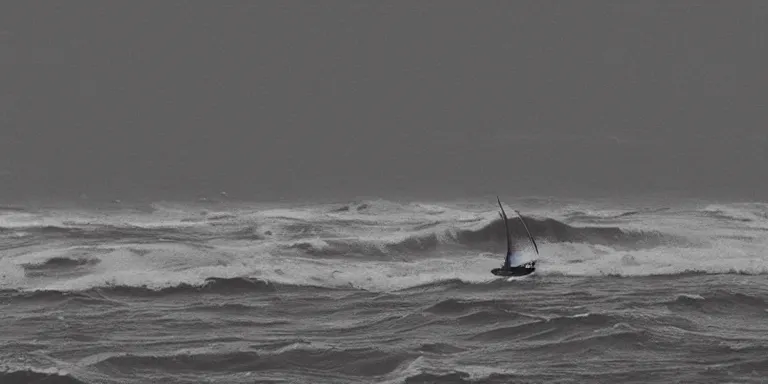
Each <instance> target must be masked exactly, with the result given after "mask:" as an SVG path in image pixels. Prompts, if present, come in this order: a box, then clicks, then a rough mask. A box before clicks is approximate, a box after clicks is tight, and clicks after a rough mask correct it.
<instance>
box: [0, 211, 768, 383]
mask: <svg viewBox="0 0 768 384" xmlns="http://www.w3.org/2000/svg"><path fill="white" fill-rule="evenodd" d="M502 202H503V203H504V205H505V209H506V210H507V213H508V214H509V216H510V218H509V226H510V232H511V233H512V235H513V236H514V237H515V240H516V244H518V246H519V247H521V249H522V251H523V255H524V257H525V258H528V259H531V260H533V259H537V260H538V263H537V270H536V272H535V273H534V274H532V275H528V276H524V277H518V278H499V277H496V276H494V275H492V274H491V273H490V270H491V269H492V268H496V267H499V266H500V264H501V263H502V261H503V256H504V253H505V249H506V248H505V247H506V245H505V235H504V223H503V222H502V219H501V218H499V215H498V206H497V205H496V200H495V196H494V197H492V198H489V199H476V200H472V201H470V200H467V201H452V202H424V201H418V202H417V201H402V202H396V201H388V200H376V199H370V200H360V201H351V202H342V203H322V204H319V203H306V202H304V203H292V204H289V203H280V204H255V203H242V202H239V203H234V202H215V201H207V202H195V203H178V202H175V203H174V202H157V203H152V204H125V203H115V204H101V205H96V204H94V205H92V206H89V205H86V204H80V205H68V206H63V205H62V206H56V205H50V204H48V205H45V204H38V205H32V204H30V205H13V206H11V205H6V206H1V207H0V308H2V311H1V312H0V339H1V341H2V342H0V383H4V384H13V383H73V384H75V383H89V384H91V383H93V384H96V383H99V384H101V383H120V384H129V383H164V384H172V383H518V382H525V383H670V382H685V383H760V382H763V383H764V382H766V381H767V380H768V280H767V279H766V277H768V254H767V252H766V250H767V249H768V204H763V203H746V202H738V203H726V202H683V203H668V204H661V203H653V202H646V203H643V204H639V203H636V204H629V203H617V202H609V201H575V200H574V201H570V200H557V199H551V198H518V199H512V198H509V199H505V198H504V197H502ZM515 209H518V210H520V212H521V214H522V216H523V217H524V219H525V221H526V223H527V224H528V227H529V228H530V231H531V232H532V234H533V236H534V237H535V238H536V240H537V243H538V248H539V254H538V255H537V254H536V252H535V251H534V249H533V247H532V246H531V245H530V242H529V241H528V239H527V237H526V235H525V231H524V228H523V227H522V224H521V222H520V220H519V219H518V218H517V216H516V215H515V213H514V210H515Z"/></svg>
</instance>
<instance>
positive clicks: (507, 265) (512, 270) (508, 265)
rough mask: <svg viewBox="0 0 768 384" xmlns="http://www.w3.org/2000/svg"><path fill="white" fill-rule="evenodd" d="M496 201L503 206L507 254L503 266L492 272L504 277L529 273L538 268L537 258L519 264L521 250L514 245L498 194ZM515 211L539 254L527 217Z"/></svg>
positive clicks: (502, 215) (502, 216) (504, 213)
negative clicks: (526, 220) (524, 217)
mask: <svg viewBox="0 0 768 384" xmlns="http://www.w3.org/2000/svg"><path fill="white" fill-rule="evenodd" d="M496 201H498V202H499V208H501V212H499V216H501V219H502V220H503V221H504V229H505V230H506V235H507V256H506V257H505V258H504V264H503V265H502V266H501V268H494V269H492V270H491V273H492V274H494V275H496V276H504V277H510V276H525V275H529V274H531V273H533V272H534V271H535V270H536V260H533V261H529V262H527V263H524V264H518V259H519V256H520V251H518V250H516V249H513V247H512V238H511V237H510V236H509V223H507V220H508V219H507V213H506V212H504V207H503V206H502V205H501V200H500V199H499V197H498V196H496ZM515 213H517V217H518V218H519V219H520V222H521V223H523V228H525V232H526V233H527V234H528V239H530V240H531V243H533V249H534V250H535V251H536V255H538V254H539V247H538V246H537V245H536V240H534V239H533V236H531V231H529V230H528V225H527V224H526V223H525V219H523V216H522V215H521V214H520V211H518V210H515ZM513 264H514V265H513Z"/></svg>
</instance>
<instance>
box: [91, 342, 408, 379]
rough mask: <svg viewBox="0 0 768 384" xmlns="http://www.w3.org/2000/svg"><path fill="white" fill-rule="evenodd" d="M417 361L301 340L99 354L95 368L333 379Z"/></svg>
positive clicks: (378, 372) (389, 369)
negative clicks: (305, 374) (313, 373)
mask: <svg viewBox="0 0 768 384" xmlns="http://www.w3.org/2000/svg"><path fill="white" fill-rule="evenodd" d="M416 357H417V355H416V354H414V353H409V352H388V351H384V350H381V349H378V348H354V349H337V348H333V347H327V346H324V345H321V344H320V345H314V344H310V343H305V342H300V343H293V344H290V345H288V346H283V347H280V348H277V349H272V348H258V346H256V348H255V349H250V348H249V349H246V350H233V351H223V352H219V351H214V350H212V349H210V348H195V349H185V350H180V351H174V352H171V353H166V354H139V353H120V354H104V355H101V356H95V357H93V358H91V359H89V360H91V364H90V366H91V367H94V368H96V369H100V370H101V369H103V370H109V371H111V372H120V373H125V374H131V373H133V372H134V371H135V370H136V369H137V368H139V367H141V368H142V369H147V368H149V369H156V370H157V371H161V372H163V373H167V372H191V371H197V372H200V371H227V372H230V373H232V372H264V371H290V370H295V369H297V367H301V368H304V369H310V370H318V372H320V371H322V372H323V373H322V374H321V375H329V376H331V377H333V376H335V377H337V378H338V377H347V378H350V377H371V376H382V375H386V374H389V373H390V372H393V371H395V370H396V369H397V368H398V367H400V366H401V365H402V364H404V363H405V362H408V361H412V360H413V359H415V358H416Z"/></svg>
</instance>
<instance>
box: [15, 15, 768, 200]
mask: <svg viewBox="0 0 768 384" xmlns="http://www.w3.org/2000/svg"><path fill="white" fill-rule="evenodd" d="M767 10H768V6H767V5H766V2H764V1H738V0H728V1H696V2H694V1H650V0H642V1H615V0H610V1H541V0H536V1H528V2H524V1H491V0H487V1H485V0H484V1H449V0H439V1H416V0H402V1H378V2H373V1H370V2H369V1H322V2H320V1H286V0H281V1H266V0H265V1H205V2H203V1H198V2H193V1H170V0H163V1H120V2H117V1H88V2H86V1H75V0H73V1H67V2H53V1H16V2H4V3H2V5H0V197H4V198H13V199H19V198H32V197H60V198H77V196H79V195H80V194H81V193H85V194H87V195H88V196H91V197H92V198H106V199H113V198H119V199H124V200H125V199H131V198H157V199H161V198H163V199H168V198H174V197H178V198H189V197H196V196H204V195H210V194H214V193H217V192H218V191H227V192H228V193H229V194H230V196H232V197H233V198H238V199H245V200H249V199H253V200H265V199H266V200H272V199H278V198H289V199H290V198H312V197H315V196H317V197H334V196H335V197H339V198H346V197H355V196H359V195H365V196H381V197H390V196H401V195H408V196H421V197H429V196H436V197H440V198H446V197H466V196H476V195H485V194H496V193H498V194H501V195H503V196H506V195H535V194H545V195H555V196H558V195H560V196H570V195H573V196H576V195H589V194H596V195H616V196H622V195H624V194H627V193H633V194H637V193H646V192H649V193H651V192H655V193H659V192H664V191H681V190H682V191H689V192H690V193H691V194H693V195H698V196H710V195H723V194H725V195H730V196H747V197H754V198H760V199H764V198H765V196H768V167H767V165H768V163H767V162H766V160H768V119H767V118H766V116H768V106H767V105H766V104H768V70H767V69H766V68H768V54H766V42H767V40H766V31H768V20H766V16H767V15H768V12H767Z"/></svg>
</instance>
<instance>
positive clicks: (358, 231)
mask: <svg viewBox="0 0 768 384" xmlns="http://www.w3.org/2000/svg"><path fill="white" fill-rule="evenodd" d="M372 206H373V209H371V208H369V209H368V210H367V211H371V210H372V211H376V212H375V214H372V213H371V212H367V213H365V212H363V213H361V212H357V211H356V210H355V209H354V208H353V209H352V210H350V211H345V212H330V213H329V210H328V209H327V207H320V208H318V207H316V206H315V207H312V206H310V207H301V208H299V209H288V208H270V209H268V210H264V211H258V210H254V209H251V210H249V209H247V208H240V209H238V210H237V212H234V211H232V212H229V213H227V214H231V215H237V216H235V217H233V218H231V219H230V218H227V219H226V220H227V221H228V223H229V222H230V221H231V223H232V225H233V226H227V230H237V226H236V225H237V224H242V225H247V226H251V225H252V224H253V223H257V224H258V225H259V226H260V231H264V226H266V227H268V228H270V230H274V233H273V235H272V236H270V237H269V238H268V239H267V240H253V241H251V240H238V241H236V242H235V241H229V240H225V239H217V240H214V241H211V242H209V243H208V244H207V245H208V246H210V248H200V247H194V246H185V245H181V244H169V243H158V244H130V245H126V244H109V243H105V244H102V245H101V246H100V248H101V249H99V250H98V252H97V253H96V254H94V255H93V256H94V257H98V258H99V259H100V260H101V262H100V263H97V264H94V265H88V266H87V267H84V269H86V268H87V270H88V272H87V274H85V275H80V276H76V277H73V276H71V275H66V276H63V277H57V276H54V277H49V278H46V279H35V278H30V277H27V276H25V274H24V270H23V269H22V268H21V267H20V265H22V264H28V263H32V264H39V263H41V262H44V261H45V260H47V259H50V258H51V257H55V256H71V255H72V254H74V253H78V255H82V253H83V252H88V249H87V248H81V247H78V246H76V245H73V243H72V242H68V243H66V244H63V245H62V244H59V245H57V244H50V243H49V244H44V245H36V246H31V247H28V248H18V249H13V250H6V251H3V254H2V256H0V257H2V259H0V284H2V287H7V288H22V289H59V290H80V289H87V288H91V287H95V286H103V285H134V286H139V285H141V286H144V285H146V286H149V287H158V288H159V287H167V286H173V285H178V284H181V283H187V284H202V283H203V282H204V281H205V279H206V278H208V277H224V278H226V277H255V278H261V279H265V280H268V281H273V282H276V283H285V284H300V285H323V286H329V287H331V286H332V287H345V286H346V287H348V286H354V287H359V288H364V289H369V290H376V291H389V290H396V289H402V288H407V287H413V286H417V285H422V284H427V283H432V282H436V281H441V280H448V279H460V280H462V281H465V282H487V281H491V280H495V279H497V278H496V277H495V276H493V275H491V273H490V270H491V269H492V268H496V267H498V266H499V265H500V264H501V263H502V261H503V245H500V248H499V253H498V254H483V253H481V252H478V251H471V250H466V249H465V250H458V249H457V248H450V247H447V248H445V249H447V250H449V251H446V252H442V253H441V258H439V259H434V258H433V259H424V258H423V256H419V255H418V254H417V253H414V254H413V255H412V256H410V259H409V261H406V262H403V261H400V260H395V259H392V260H384V261H381V260H378V261H377V260H373V258H372V259H370V260H360V259H358V260H340V259H327V258H326V259H324V258H319V257H318V258H312V257H307V256H306V255H305V254H304V253H303V252H302V251H301V250H300V249H295V248H289V249H286V247H285V246H287V245H288V246H290V245H292V244H294V245H295V244H298V243H309V244H311V245H312V246H313V247H314V248H315V249H322V248H323V247H327V246H328V242H327V240H328V239H329V238H334V239H337V240H338V239H346V240H349V241H355V240H356V241H359V242H360V243H361V244H370V245H371V246H372V247H380V249H381V250H385V248H384V247H382V246H383V245H387V244H392V243H399V242H402V241H403V240H405V239H407V238H413V237H416V238H418V237H419V236H423V235H425V234H430V233H435V234H437V235H438V237H440V238H441V240H442V241H443V242H444V243H448V242H449V241H450V240H451V238H454V237H455V236H453V235H454V234H455V232H456V231H457V230H459V229H463V230H466V229H470V230H478V229H481V228H483V227H485V226H487V225H488V223H490V222H491V221H492V220H496V219H497V214H496V211H495V207H493V205H492V204H489V205H488V207H487V210H484V211H475V210H463V209H462V208H461V207H457V206H450V205H444V204H441V205H436V204H421V203H420V204H415V205H410V206H409V205H405V206H396V205H394V204H384V203H379V202H374V203H372ZM726 207H728V208H729V209H733V210H747V211H748V212H754V214H753V215H752V216H753V217H754V220H753V221H752V222H748V223H744V222H738V221H736V222H727V223H726V224H723V223H722V220H715V219H712V218H708V217H702V216H700V215H699V216H697V215H695V214H686V213H675V214H669V213H665V214H664V215H654V214H645V215H644V216H642V217H640V218H637V217H635V216H632V217H633V218H632V219H630V220H628V221H626V224H622V227H627V228H634V229H643V230H660V231H663V232H665V233H672V234H677V235H680V236H685V237H687V238H690V239H695V240H697V242H695V243H696V244H697V245H696V246H680V245H674V244H667V245H661V246H658V247H655V248H650V249H641V250H633V251H625V250H619V249H615V248H612V247H610V246H604V245H590V244H584V243H556V244H551V243H547V242H545V241H541V240H540V241H539V250H540V252H541V256H540V257H539V258H538V260H539V262H538V264H537V271H536V275H537V276H544V277H546V276H548V275H570V276H600V275H605V274H612V275H624V276H642V275H654V274H675V273H682V272H686V271H704V272H711V273H727V272H732V271H739V272H746V273H768V259H767V258H766V256H765V255H764V250H765V249H766V248H768V232H766V231H754V230H752V231H751V232H748V231H749V230H751V229H754V228H753V227H752V226H751V225H754V224H755V223H756V222H757V220H758V219H759V218H760V214H761V212H762V211H761V210H763V209H764V207H762V206H757V207H752V206H746V207H745V206H730V205H729V206H726ZM721 208H722V207H718V208H717V209H718V210H722V209H721ZM751 210H754V211H751ZM542 212H543V211H542ZM51 215H53V216H50V217H48V216H45V215H43V216H40V215H26V216H24V215H21V216H19V217H17V218H14V219H12V220H11V221H14V222H15V223H25V225H26V224H29V223H30V222H35V223H41V222H48V223H50V222H63V221H64V220H63V218H66V219H67V220H75V221H77V222H83V223H91V222H99V223H130V224H143V225H146V226H160V225H168V224H172V225H177V224H179V223H181V220H182V219H183V218H185V217H193V216H194V217H197V216H196V215H199V213H195V212H193V211H185V210H182V209H179V210H163V211H161V212H160V213H158V212H154V213H151V214H131V215H122V214H121V215H114V216H103V215H102V216H99V215H91V214H83V215H80V216H77V215H75V214H74V213H72V212H67V213H66V214H64V213H51ZM142 215H143V216H142ZM541 215H542V216H545V217H546V216H548V217H552V216H553V215H552V214H549V215H548V214H546V212H543V213H541ZM3 217H5V216H3ZM6 219H7V217H6ZM345 220H346V221H345ZM297 221H299V222H302V223H303V222H307V223H312V224H313V225H316V224H319V225H322V228H323V231H324V232H323V233H325V232H328V233H330V234H331V235H332V237H329V238H326V237H323V236H325V235H323V236H318V235H313V236H314V237H304V238H300V239H297V236H301V235H300V234H298V235H297V234H295V233H294V234H292V236H291V237H290V238H288V237H286V236H284V234H285V233H284V232H281V229H283V228H288V227H287V225H291V224H294V223H296V222H297ZM340 222H341V223H342V224H341V225H340V224H339V223H340ZM428 224H432V225H429V226H426V227H425V225H428ZM741 224H744V225H743V226H741V227H739V225H741ZM196 225H197V224H196ZM199 225H201V228H202V227H205V225H204V224H199ZM205 228H206V230H211V231H219V230H222V229H221V228H222V227H205ZM419 228H422V229H419ZM285 231H287V229H286V230H285ZM734 234H738V235H742V236H743V235H744V234H748V236H747V237H745V238H726V236H730V235H734ZM73 241H75V240H73ZM89 247H93V246H89ZM131 249H134V250H141V251H142V252H139V253H137V252H134V251H131ZM523 253H524V256H525V258H526V261H527V260H530V259H532V258H533V257H534V256H535V255H534V254H532V250H530V249H526V250H524V251H523Z"/></svg>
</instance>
